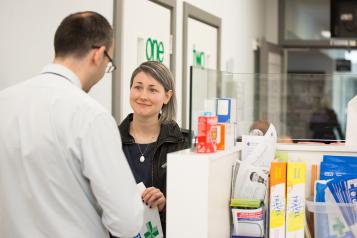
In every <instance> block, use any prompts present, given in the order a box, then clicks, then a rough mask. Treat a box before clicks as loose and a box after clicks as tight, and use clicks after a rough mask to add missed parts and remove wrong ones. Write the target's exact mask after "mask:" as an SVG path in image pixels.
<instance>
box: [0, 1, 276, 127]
mask: <svg viewBox="0 0 357 238" xmlns="http://www.w3.org/2000/svg"><path fill="white" fill-rule="evenodd" d="M118 1H119V0H118ZM124 1H127V2H126V4H129V5H130V4H134V3H132V2H134V1H130V0H124ZM270 1H272V0H270ZM187 2H189V3H191V4H192V5H194V6H196V7H198V8H201V9H202V10H205V11H207V12H210V13H212V14H214V15H216V16H218V17H220V18H221V19H222V49H221V50H222V55H221V69H222V70H224V71H230V72H235V73H253V72H254V56H253V45H254V44H253V41H254V40H255V39H257V38H261V37H263V36H264V35H265V26H266V21H265V18H266V16H271V14H269V13H267V14H265V11H266V10H265V9H266V8H265V4H268V3H265V1H263V0H249V1H247V0H221V1H217V0H189V1H187ZM273 2H274V1H273ZM269 6H270V5H269ZM133 9H136V10H134V11H133V12H129V13H125V14H129V15H135V16H136V17H137V19H141V18H139V16H142V19H143V20H145V17H146V14H145V12H140V10H138V9H137V8H133ZM267 9H268V8H267ZM269 9H270V10H267V11H270V12H271V11H273V12H274V9H273V10H271V7H269ZM80 10H95V11H98V12H100V13H102V14H103V15H104V16H105V17H107V18H108V20H109V21H111V22H112V19H113V13H112V12H113V1H112V0H102V1H85V0H77V1H70V0H63V1H49V0H33V1H20V0H13V1H2V2H1V3H0V29H1V31H2V33H3V34H2V36H3V37H2V38H1V44H0V51H1V52H2V55H3V57H1V59H0V65H1V67H0V79H1V80H0V90H1V89H3V88H5V87H8V86H10V85H13V84H15V83H17V82H20V81H23V80H24V79H26V78H28V77H31V76H33V75H36V74H37V73H38V72H39V71H40V70H41V69H42V67H43V66H44V65H45V64H47V63H48V62H51V61H52V59H53V43H52V42H53V35H54V32H55V29H56V28H57V26H58V24H59V23H60V21H61V20H62V18H63V17H64V16H66V15H68V14H69V13H72V12H76V11H80ZM125 14H124V15H125ZM182 16H183V1H182V0H177V19H176V21H177V25H176V33H177V39H176V47H177V52H176V53H177V58H176V59H177V60H176V62H177V63H176V75H175V76H176V82H177V85H176V89H177V95H181V93H182V87H181V82H182V80H181V79H182ZM9 19H11V20H9ZM157 21H160V19H157ZM123 22H125V19H124V20H123ZM273 22H275V21H273ZM125 34H131V29H130V28H124V29H123V37H124V38H125ZM269 34H270V35H271V31H270V30H269ZM274 35H275V34H273V36H272V37H270V38H273V39H274V37H275V36H274ZM123 46H124V47H125V42H123ZM130 57H135V59H134V60H136V57H137V55H136V54H125V55H123V57H122V59H123V61H125V60H130V61H133V59H130ZM105 77H106V79H105V80H102V81H101V82H100V83H99V84H98V85H96V86H95V87H94V88H93V90H92V91H91V93H90V94H91V95H93V97H94V98H96V99H97V100H98V101H99V102H100V103H102V104H103V105H104V106H105V107H106V108H108V110H111V95H112V94H111V75H106V76H105ZM123 80H128V79H127V78H123ZM248 83H251V84H253V79H252V80H251V82H248ZM249 88H251V89H253V87H252V86H251V87H249ZM128 93H129V90H128V91H126V93H124V94H123V96H122V105H126V104H128V101H127V98H128ZM252 100H253V99H252ZM247 103H252V101H251V102H247ZM122 108H123V107H122ZM178 109H179V110H178V115H177V118H179V119H181V112H180V109H181V99H180V97H178ZM123 116H125V115H124V112H122V117H123ZM179 123H180V121H179Z"/></svg>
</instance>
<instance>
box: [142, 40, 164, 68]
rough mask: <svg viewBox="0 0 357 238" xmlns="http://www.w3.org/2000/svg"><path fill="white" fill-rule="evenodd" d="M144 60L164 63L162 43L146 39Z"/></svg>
mask: <svg viewBox="0 0 357 238" xmlns="http://www.w3.org/2000/svg"><path fill="white" fill-rule="evenodd" d="M145 50H146V59H147V60H155V61H159V62H161V63H162V62H163V61H164V43H162V41H160V42H158V41H157V40H155V39H151V38H148V39H147V40H146V47H145Z"/></svg>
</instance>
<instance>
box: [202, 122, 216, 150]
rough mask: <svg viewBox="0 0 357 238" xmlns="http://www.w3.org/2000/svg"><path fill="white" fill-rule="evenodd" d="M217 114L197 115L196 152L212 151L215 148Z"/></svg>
mask: <svg viewBox="0 0 357 238" xmlns="http://www.w3.org/2000/svg"><path fill="white" fill-rule="evenodd" d="M216 139H217V116H199V117H198V134H197V152H198V153H212V152H215V151H216V150H217V145H216Z"/></svg>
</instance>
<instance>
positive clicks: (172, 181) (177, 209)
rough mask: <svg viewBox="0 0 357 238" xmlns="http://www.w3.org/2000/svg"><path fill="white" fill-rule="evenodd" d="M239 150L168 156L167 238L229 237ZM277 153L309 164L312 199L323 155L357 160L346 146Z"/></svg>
mask: <svg viewBox="0 0 357 238" xmlns="http://www.w3.org/2000/svg"><path fill="white" fill-rule="evenodd" d="M240 148H241V147H240V145H238V146H236V147H235V148H233V149H231V150H227V151H221V152H216V153H212V154H197V153H194V152H192V151H190V150H183V151H179V152H175V153H170V154H168V157H167V158H168V166H167V211H166V212H167V230H166V234H167V237H169V238H175V237H180V238H184V237H187V238H191V237H230V221H231V213H230V208H229V200H230V193H231V191H230V189H231V177H232V165H233V163H234V161H235V160H236V159H238V158H239V156H240ZM277 151H279V152H280V153H281V152H282V153H286V155H287V157H288V158H289V161H305V162H306V168H307V178H306V197H310V196H311V193H310V178H311V165H312V164H318V163H319V162H321V161H322V158H323V155H351V156H357V147H355V146H344V145H320V144H311V145H310V144H309V145H300V144H289V145H288V144H278V145H277Z"/></svg>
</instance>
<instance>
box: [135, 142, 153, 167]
mask: <svg viewBox="0 0 357 238" xmlns="http://www.w3.org/2000/svg"><path fill="white" fill-rule="evenodd" d="M136 145H137V146H138V148H139V151H140V154H141V156H140V158H139V161H140V162H141V163H144V161H145V156H144V154H145V152H146V151H147V149H148V147H149V146H150V144H148V145H147V146H146V148H145V150H144V152H142V151H141V148H140V145H139V144H137V143H136Z"/></svg>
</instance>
